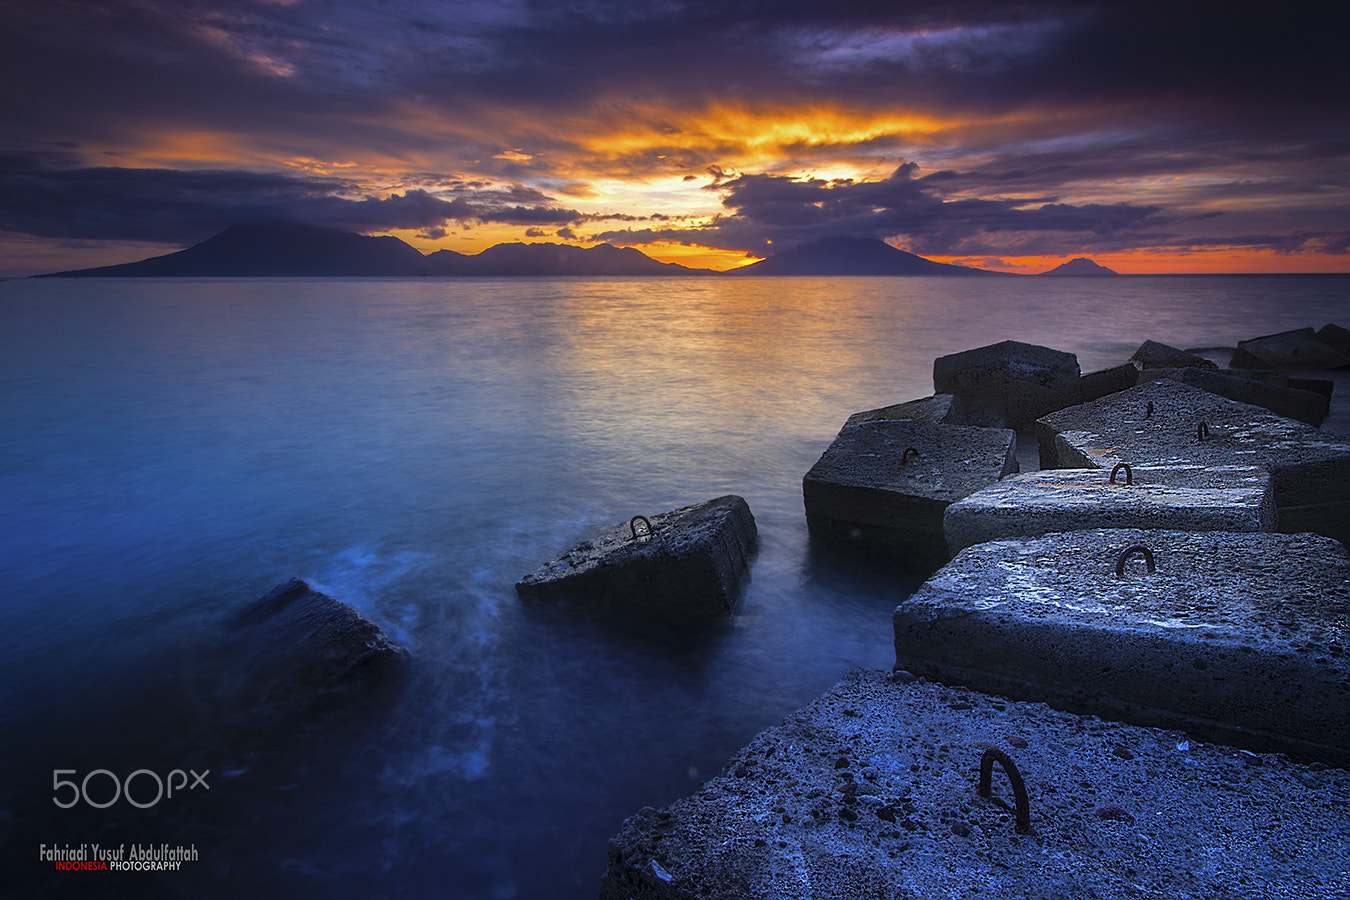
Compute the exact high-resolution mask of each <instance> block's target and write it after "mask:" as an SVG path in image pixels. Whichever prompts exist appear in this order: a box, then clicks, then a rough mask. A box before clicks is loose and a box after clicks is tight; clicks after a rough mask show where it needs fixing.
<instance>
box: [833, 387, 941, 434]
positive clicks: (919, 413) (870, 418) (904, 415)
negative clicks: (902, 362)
mask: <svg viewBox="0 0 1350 900" xmlns="http://www.w3.org/2000/svg"><path fill="white" fill-rule="evenodd" d="M890 419H912V420H914V421H917V422H932V423H933V424H935V425H964V424H965V416H964V414H963V412H962V410H961V403H960V401H958V400H957V399H956V397H954V396H952V395H951V394H935V395H933V396H932V397H924V398H922V399H919V400H910V401H908V402H907V403H896V404H895V405H893V406H883V407H881V408H880V409H868V410H864V411H862V412H856V413H854V414H853V415H851V416H849V417H848V421H847V422H845V423H844V427H845V428H847V427H848V426H850V425H857V424H858V423H860V422H881V421H886V420H890Z"/></svg>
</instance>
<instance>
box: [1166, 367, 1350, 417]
mask: <svg viewBox="0 0 1350 900" xmlns="http://www.w3.org/2000/svg"><path fill="white" fill-rule="evenodd" d="M1274 374H1283V373H1274ZM1158 378H1170V379H1172V380H1173V381H1177V382H1180V383H1181V384H1189V385H1191V386H1193V387H1198V388H1200V389H1201V390H1205V391H1209V392H1210V393H1211V394H1218V395H1219V396H1221V397H1227V398H1228V399H1229V400H1236V401H1237V402H1239V403H1250V404H1252V405H1253V406H1261V407H1265V408H1266V409H1268V410H1270V411H1271V412H1273V413H1275V414H1276V415H1280V416H1284V417H1285V418H1287V419H1295V420H1297V421H1299V422H1306V423H1307V424H1309V425H1312V426H1314V427H1316V426H1318V425H1321V424H1322V420H1323V419H1325V418H1326V417H1327V412H1328V411H1329V410H1330V409H1331V397H1330V392H1329V391H1328V392H1327V393H1325V394H1323V393H1321V392H1315V391H1310V390H1301V389H1299V388H1295V387H1286V386H1283V385H1280V384H1279V383H1278V382H1276V381H1274V380H1269V381H1268V380H1265V379H1256V378H1245V377H1242V375H1241V374H1240V373H1239V374H1233V375H1229V374H1226V373H1224V372H1217V371H1215V372H1211V371H1206V370H1202V369H1195V368H1184V369H1148V370H1147V371H1144V372H1140V373H1139V380H1140V384H1143V383H1144V382H1145V381H1151V380H1154V379H1158ZM1285 380H1286V381H1287V380H1288V379H1285ZM1296 380H1301V381H1303V382H1311V381H1312V379H1296ZM1326 384H1328V385H1330V382H1326Z"/></svg>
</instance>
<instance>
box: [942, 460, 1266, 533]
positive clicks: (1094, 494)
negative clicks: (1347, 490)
mask: <svg viewBox="0 0 1350 900" xmlns="http://www.w3.org/2000/svg"><path fill="white" fill-rule="evenodd" d="M1127 479H1128V481H1129V482H1132V483H1128V484H1127V483H1126V482H1127ZM1275 526H1276V516H1275V500H1274V497H1273V493H1272V489H1271V476H1270V473H1269V472H1267V471H1266V470H1265V469H1262V468H1260V467H1257V466H1200V465H1180V464H1178V465H1171V466H1139V467H1131V468H1129V469H1128V470H1125V469H1122V470H1121V471H1120V472H1119V473H1117V475H1116V476H1115V481H1114V483H1113V482H1112V480H1111V475H1110V474H1109V473H1108V472H1107V471H1106V470H1105V469H1050V470H1046V471H1041V472H1025V473H1023V474H1021V475H1012V476H1009V477H1008V478H1005V479H1003V480H1002V481H1000V482H998V483H997V484H991V485H990V486H989V487H987V488H983V489H981V490H978V491H976V492H975V493H973V494H971V495H970V496H968V497H965V498H963V499H961V500H958V501H957V502H955V503H953V504H952V505H951V506H949V507H947V513H946V516H945V517H944V518H943V529H944V530H945V531H946V534H947V549H948V550H949V551H950V552H951V553H953V554H956V553H959V552H960V551H961V550H964V549H965V548H966V547H970V546H972V545H974V544H982V543H984V542H986V541H997V540H1003V539H1007V538H1024V537H1038V536H1040V535H1043V534H1049V533H1051V532H1058V531H1086V530H1091V529H1099V528H1169V529H1174V530H1177V531H1274V530H1275Z"/></svg>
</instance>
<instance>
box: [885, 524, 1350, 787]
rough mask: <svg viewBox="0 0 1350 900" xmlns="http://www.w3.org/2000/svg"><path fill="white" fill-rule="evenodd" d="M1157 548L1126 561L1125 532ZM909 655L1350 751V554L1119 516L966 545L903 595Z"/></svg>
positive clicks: (1342, 761)
mask: <svg viewBox="0 0 1350 900" xmlns="http://www.w3.org/2000/svg"><path fill="white" fill-rule="evenodd" d="M1136 545H1141V546H1144V547H1148V548H1150V549H1151V550H1152V552H1153V554H1154V556H1155V558H1156V561H1157V569H1156V571H1154V572H1151V573H1149V572H1146V571H1145V566H1144V561H1143V560H1142V559H1140V558H1136V559H1134V560H1133V561H1132V562H1131V563H1129V564H1127V566H1126V570H1125V577H1117V576H1116V567H1117V565H1118V557H1119V556H1120V554H1121V552H1122V551H1124V550H1125V549H1126V548H1130V547H1134V546H1136ZM894 625H895V649H896V665H897V666H898V667H900V668H904V669H908V670H910V671H912V672H917V673H922V674H924V675H927V676H928V677H930V678H933V679H935V680H938V681H942V682H944V683H947V684H964V685H967V686H969V687H972V688H975V689H977V690H983V691H988V692H990V693H996V694H1004V695H1007V696H1012V697H1018V698H1025V699H1034V700H1041V701H1044V702H1047V703H1050V704H1051V705H1053V706H1059V707H1061V708H1065V709H1071V710H1074V711H1075V712H1090V713H1094V714H1097V715H1102V716H1106V717H1109V718H1112V719H1118V720H1121V721H1127V722H1134V723H1138V724H1148V725H1161V726H1163V727H1173V728H1184V729H1185V730H1187V731H1190V732H1192V733H1194V734H1197V735H1198V736H1202V737H1203V738H1204V739H1208V740H1219V741H1222V742H1224V743H1232V744H1234V745H1236V746H1240V747H1246V748H1247V749H1251V750H1263V751H1265V750H1269V751H1279V752H1285V753H1290V754H1297V755H1299V756H1304V757H1308V758H1311V759H1316V760H1319V761H1321V762H1324V763H1327V764H1330V765H1339V766H1350V716H1347V715H1346V710H1347V704H1350V658H1347V656H1346V653H1345V650H1346V647H1347V646H1348V645H1350V557H1347V555H1346V551H1345V548H1344V547H1342V546H1341V545H1340V544H1338V543H1337V542H1335V541H1332V540H1329V539H1327V538H1323V537H1320V536H1318V535H1312V534H1299V535H1282V534H1233V533H1224V532H1182V531H1147V530H1135V529H1107V530H1101V531H1076V532H1070V533H1065V534H1050V535H1045V536H1044V537H1039V538H1032V539H1029V540H1015V541H996V542H993V543H987V544H980V545H979V546H976V547H971V548H969V549H967V550H964V551H962V552H961V553H960V554H959V555H958V556H957V557H956V559H954V560H953V561H952V562H951V563H949V564H948V565H947V566H945V567H944V568H943V569H942V570H941V571H939V572H938V573H937V574H935V575H934V576H933V577H932V578H930V579H928V581H927V582H926V583H925V584H924V585H923V587H921V588H920V589H919V590H918V591H917V592H915V593H914V594H913V595H912V596H911V597H909V598H908V599H907V600H905V601H904V602H902V603H901V604H900V605H899V606H898V607H897V608H896V610H895V614H894Z"/></svg>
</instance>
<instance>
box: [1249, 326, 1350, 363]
mask: <svg viewBox="0 0 1350 900" xmlns="http://www.w3.org/2000/svg"><path fill="white" fill-rule="evenodd" d="M1329 329H1330V326H1328V327H1327V328H1324V329H1323V331H1326V332H1327V333H1328V336H1334V333H1333V332H1331V331H1330V330H1329ZM1228 364H1229V365H1230V366H1232V367H1233V368H1234V369H1292V370H1304V369H1306V370H1311V369H1340V368H1344V367H1346V366H1350V354H1346V353H1342V352H1340V351H1338V350H1335V349H1333V348H1332V347H1331V346H1329V345H1328V344H1326V343H1325V342H1323V341H1321V340H1318V336H1317V333H1316V332H1314V331H1313V330H1312V329H1311V328H1299V329H1296V330H1294V331H1282V332H1280V333H1279V334H1268V335H1266V336H1265V337H1259V338H1252V339H1251V340H1249V341H1239V342H1238V345H1237V349H1236V350H1234V351H1233V358H1232V360H1231V361H1230V362H1229V363H1228Z"/></svg>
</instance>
